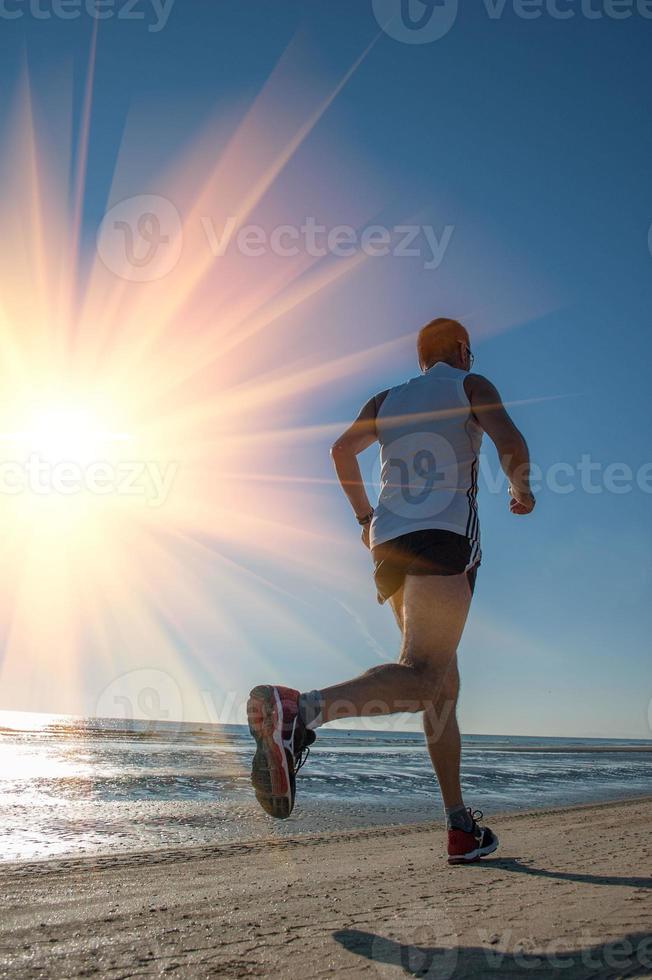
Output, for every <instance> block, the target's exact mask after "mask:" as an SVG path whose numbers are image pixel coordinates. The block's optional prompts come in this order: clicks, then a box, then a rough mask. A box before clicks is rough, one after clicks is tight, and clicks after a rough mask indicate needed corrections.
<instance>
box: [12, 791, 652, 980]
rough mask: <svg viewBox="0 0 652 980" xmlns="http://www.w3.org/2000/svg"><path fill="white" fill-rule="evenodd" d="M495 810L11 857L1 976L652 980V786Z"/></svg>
mask: <svg viewBox="0 0 652 980" xmlns="http://www.w3.org/2000/svg"><path fill="white" fill-rule="evenodd" d="M489 822H490V823H491V825H492V827H493V828H494V829H495V830H496V832H497V833H498V835H499V837H500V839H501V847H500V849H499V851H498V852H497V854H496V855H494V856H492V857H490V858H487V859H485V860H484V861H482V862H480V863H479V864H475V865H470V866H468V867H462V868H459V867H455V868H451V867H449V866H448V865H447V864H446V861H445V835H444V834H443V831H442V828H441V826H439V825H434V824H432V823H429V824H417V825H411V826H405V827H400V826H390V827H373V828H368V829H357V830H348V831H342V832H339V831H334V832H330V833H320V834H314V835H307V836H296V837H273V836H270V838H269V839H266V840H255V841H251V842H247V841H238V842H234V843H230V844H220V845H216V846H208V847H194V848H185V849H175V850H163V849H161V850H153V851H149V852H147V853H139V854H122V855H114V856H111V855H107V856H104V857H101V858H98V857H94V858H80V859H53V860H49V861H42V862H31V863H24V864H4V865H0V894H1V896H2V897H1V909H2V915H1V920H0V975H2V976H3V977H4V976H6V977H11V978H12V980H14V978H22V977H47V978H64V977H66V978H68V977H79V976H99V977H112V978H118V977H120V978H126V977H132V976H146V977H155V976H178V977H180V978H181V977H183V978H185V977H191V978H195V977H222V976H223V977H247V976H263V977H267V976H269V977H283V978H285V977H291V976H298V977H317V976H332V975H337V976H348V977H351V978H353V977H358V976H361V975H366V976H370V977H374V976H381V977H405V976H406V975H407V976H425V977H437V978H442V977H456V978H457V977H487V976H496V977H505V976H510V977H512V976H523V977H533V976H546V977H551V976H560V975H561V976H567V977H568V978H569V980H570V978H572V980H575V978H588V977H592V978H595V977H621V976H628V977H634V976H635V977H652V911H651V908H652V902H651V897H652V891H651V889H652V878H651V877H650V874H651V872H652V841H651V837H650V832H649V828H650V826H652V799H648V800H643V801H629V802H627V803H622V804H618V803H608V804H601V805H597V806H584V807H577V808H572V809H565V810H550V811H541V812H538V813H532V814H520V815H514V814H509V815H505V816H503V817H500V816H498V817H492V819H491V821H489ZM272 830H273V828H271V827H270V834H271V833H272Z"/></svg>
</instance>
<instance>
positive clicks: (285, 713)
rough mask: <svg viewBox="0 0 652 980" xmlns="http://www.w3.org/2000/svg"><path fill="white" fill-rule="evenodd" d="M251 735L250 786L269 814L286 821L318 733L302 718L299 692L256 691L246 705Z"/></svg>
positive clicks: (267, 687)
mask: <svg viewBox="0 0 652 980" xmlns="http://www.w3.org/2000/svg"><path fill="white" fill-rule="evenodd" d="M247 717H248V720H249V731H250V732H251V734H252V735H253V737H254V738H255V739H256V754H255V755H254V761H253V764H252V767H251V783H252V786H253V788H254V792H255V793H256V799H257V800H258V802H259V803H260V805H261V806H262V808H263V810H265V812H266V813H269V815H270V816H272V817H278V818H279V819H281V820H284V819H285V818H286V817H289V816H290V814H291V813H292V809H293V807H294V797H295V790H296V783H295V777H296V774H297V773H298V771H299V769H300V768H301V766H302V765H303V764H304V762H305V761H306V759H307V758H308V753H309V751H310V749H309V746H310V745H312V743H313V742H314V741H315V733H314V732H313V731H311V730H310V729H308V728H306V726H305V725H304V723H303V721H302V719H301V717H300V715H299V692H298V691H295V690H293V689H292V688H289V687H273V686H272V685H269V684H264V685H260V686H259V687H255V688H254V689H253V691H251V692H250V694H249V700H248V702H247Z"/></svg>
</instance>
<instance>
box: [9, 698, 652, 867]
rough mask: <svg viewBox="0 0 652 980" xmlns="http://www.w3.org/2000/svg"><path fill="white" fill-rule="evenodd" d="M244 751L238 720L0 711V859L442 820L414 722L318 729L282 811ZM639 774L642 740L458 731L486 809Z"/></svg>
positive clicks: (648, 762) (623, 783) (634, 779)
mask: <svg viewBox="0 0 652 980" xmlns="http://www.w3.org/2000/svg"><path fill="white" fill-rule="evenodd" d="M376 723H377V722H375V723H374V724H376ZM252 754H253V742H252V739H251V737H250V735H249V731H248V729H247V727H246V725H213V724H209V723H201V724H199V723H193V722H171V721H156V722H148V721H139V720H129V721H125V720H124V719H108V718H83V717H73V716H65V715H36V714H31V713H28V712H26V713H23V712H0V860H2V861H23V860H33V859H39V858H48V857H54V856H74V855H78V856H82V855H89V854H103V853H107V852H111V853H115V852H116V851H133V850H149V849H152V848H158V847H174V846H192V845H197V844H210V843H219V842H224V841H231V840H239V839H245V838H256V837H268V836H270V835H276V836H285V835H287V834H297V833H310V832H321V831H329V830H341V829H346V828H351V827H361V826H373V825H380V824H392V823H417V822H422V821H428V820H433V821H438V822H439V821H441V820H442V808H441V803H440V798H439V792H438V789H437V784H436V781H435V778H434V775H433V773H432V769H431V767H430V763H429V759H428V755H427V752H426V749H425V746H424V744H423V735H422V734H421V733H420V732H410V731H379V730H376V729H374V730H373V731H369V730H362V729H355V730H346V729H336V728H330V727H328V728H323V729H320V731H319V733H318V738H317V742H316V743H315V745H314V747H313V749H312V751H311V755H310V759H309V760H308V763H307V764H306V766H305V767H304V769H302V771H301V774H300V776H299V777H298V792H297V806H296V809H295V812H294V813H293V815H292V817H291V818H290V819H289V820H286V821H282V822H279V821H274V820H272V819H271V818H270V817H267V816H266V815H265V814H264V813H263V812H262V811H261V810H260V808H259V807H258V805H257V804H256V801H255V799H254V797H253V793H252V790H251V786H250V783H249V769H250V764H251V757H252ZM651 775H652V740H641V739H626V738H618V739H608V738H579V737H560V736H557V737H538V736H515V735H474V734H468V735H463V760H462V785H463V790H464V794H465V799H466V801H467V803H468V804H469V805H471V806H473V807H478V808H480V809H482V810H484V812H485V814H491V813H492V812H493V813H495V812H501V811H518V810H531V809H538V808H545V807H553V806H568V805H572V804H579V803H595V802H602V801H608V800H615V799H623V798H628V797H629V798H633V797H637V796H638V797H640V796H643V795H646V794H648V793H649V792H650V788H651V785H652V782H651V780H650V776H651Z"/></svg>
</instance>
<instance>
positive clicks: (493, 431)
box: [464, 374, 535, 514]
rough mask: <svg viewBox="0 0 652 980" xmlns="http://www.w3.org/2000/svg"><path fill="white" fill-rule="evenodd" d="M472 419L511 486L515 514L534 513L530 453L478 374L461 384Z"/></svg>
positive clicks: (491, 388)
mask: <svg viewBox="0 0 652 980" xmlns="http://www.w3.org/2000/svg"><path fill="white" fill-rule="evenodd" d="M464 390H465V391H466V393H467V395H468V398H469V401H470V403H471V408H472V410H473V415H474V416H475V418H476V420H477V422H478V424H479V425H480V426H481V427H482V429H484V431H485V432H486V433H487V435H488V436H489V438H490V439H491V441H492V442H493V444H494V445H495V447H496V449H497V451H498V458H499V459H500V465H501V466H502V468H503V471H504V473H505V475H506V476H507V479H508V480H509V484H510V493H511V496H512V500H511V502H510V509H511V511H512V513H514V514H529V513H530V512H531V511H532V510H533V509H534V504H535V500H534V496H533V495H532V490H531V488H530V453H529V450H528V447H527V443H526V441H525V439H524V438H523V436H522V434H521V433H520V432H519V430H518V429H517V427H516V426H515V425H514V422H513V421H512V419H511V418H510V417H509V414H508V412H507V409H506V408H505V406H504V405H503V402H502V399H501V397H500V395H499V394H498V391H497V389H496V388H495V386H494V385H492V383H491V381H488V380H487V378H484V377H483V376H482V375H481V374H469V375H467V377H466V378H465V380H464Z"/></svg>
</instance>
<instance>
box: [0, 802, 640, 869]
mask: <svg viewBox="0 0 652 980" xmlns="http://www.w3.org/2000/svg"><path fill="white" fill-rule="evenodd" d="M637 805H649V806H650V807H651V808H652V794H650V795H648V796H635V797H620V798H618V799H613V800H601V801H599V802H595V803H573V804H570V805H568V806H553V807H534V808H532V809H527V810H496V811H495V812H492V813H491V814H490V816H489V817H488V820H490V822H491V823H496V824H497V823H498V822H502V821H506V820H509V821H510V822H511V821H518V820H525V819H535V818H540V817H555V816H561V815H565V814H574V813H578V812H582V811H592V810H610V809H612V808H613V807H625V806H637ZM274 826H278V827H279V829H280V828H281V827H285V826H287V823H286V821H278V822H276V823H274V824H272V823H270V828H271V827H274ZM433 830H434V831H435V832H437V831H438V830H439V831H440V832H442V833H443V818H442V819H440V820H420V821H415V822H414V823H410V822H405V823H398V822H397V823H386V824H370V825H369V826H359V827H342V828H341V829H337V830H321V831H315V832H312V831H297V832H296V833H294V834H283V835H282V836H277V835H275V834H269V836H261V837H247V838H237V839H234V840H230V841H220V842H216V843H215V844H185V845H181V846H178V845H175V846H162V847H156V848H146V849H140V850H132V851H129V850H125V851H118V852H114V853H111V852H105V853H100V852H97V853H95V854H87V855H79V856H76V855H74V854H63V855H53V856H52V857H45V858H37V859H26V860H24V861H22V860H21V861H0V880H1V879H2V877H3V876H4V875H5V874H11V872H12V871H13V872H15V873H18V874H21V873H26V872H33V871H42V872H45V873H46V872H48V871H52V872H53V873H55V874H56V873H58V872H59V871H61V870H65V871H73V870H78V871H83V870H84V869H91V868H95V867H97V868H110V867H132V866H137V865H141V864H143V863H145V864H147V865H150V864H169V863H174V862H175V861H176V860H180V859H184V858H187V859H189V860H190V859H193V858H201V857H206V858H219V857H220V856H223V855H229V854H238V853H245V852H248V851H260V850H265V848H291V847H292V846H299V845H309V844H311V843H315V842H316V843H319V844H321V843H324V842H326V843H327V842H328V841H332V842H333V843H338V842H341V841H343V840H350V839H351V838H354V837H356V838H360V839H363V840H364V839H369V838H373V837H388V836H392V837H400V836H402V835H404V834H405V835H407V834H410V833H424V832H432V831H433Z"/></svg>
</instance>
